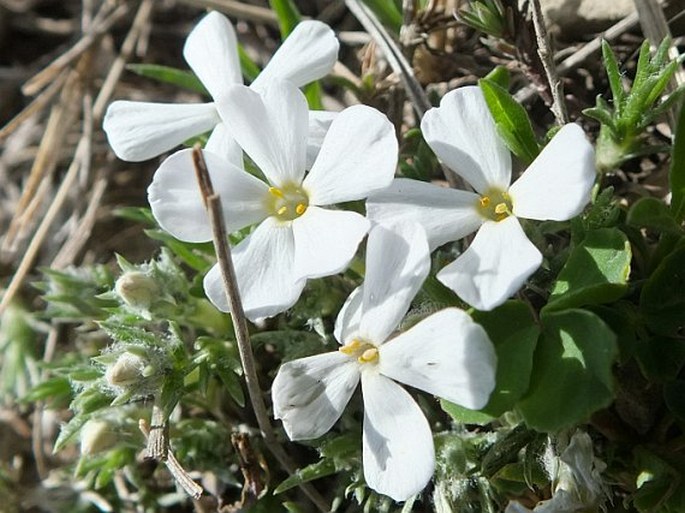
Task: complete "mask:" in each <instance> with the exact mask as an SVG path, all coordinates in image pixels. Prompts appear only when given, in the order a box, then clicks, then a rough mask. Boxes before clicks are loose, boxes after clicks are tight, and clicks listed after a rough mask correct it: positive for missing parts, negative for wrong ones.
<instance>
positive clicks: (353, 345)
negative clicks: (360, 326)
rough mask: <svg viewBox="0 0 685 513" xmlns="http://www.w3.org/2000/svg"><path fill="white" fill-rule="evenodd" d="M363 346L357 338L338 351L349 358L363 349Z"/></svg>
mask: <svg viewBox="0 0 685 513" xmlns="http://www.w3.org/2000/svg"><path fill="white" fill-rule="evenodd" d="M361 345H362V343H361V342H360V341H359V340H357V339H356V338H355V339H352V340H350V341H349V342H348V343H347V344H345V345H344V346H342V347H341V348H340V349H338V351H340V352H341V353H344V354H346V355H348V356H352V355H353V354H354V353H355V351H357V349H359V348H360V347H361Z"/></svg>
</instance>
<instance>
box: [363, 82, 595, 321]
mask: <svg viewBox="0 0 685 513" xmlns="http://www.w3.org/2000/svg"><path fill="white" fill-rule="evenodd" d="M421 130H422V131H423V135H424V137H425V139H426V141H427V142H428V144H429V145H430V147H431V148H432V149H433V151H435V153H436V154H437V155H438V157H439V158H440V159H441V160H442V161H443V162H444V163H445V164H446V165H447V166H449V167H450V168H451V169H452V170H453V171H454V172H456V173H458V174H460V175H461V176H462V177H463V178H464V179H465V180H466V181H467V182H468V183H469V184H470V185H471V186H472V187H473V188H474V189H475V191H476V192H467V191H459V190H454V189H446V188H440V187H437V186H434V185H431V184H428V183H425V182H419V181H414V180H407V179H397V180H395V181H394V182H393V184H392V185H391V186H390V187H389V188H388V189H386V190H385V191H382V192H381V193H380V194H378V195H375V196H374V197H372V198H369V201H368V202H367V212H368V216H369V218H370V219H371V220H378V221H383V220H394V221H403V220H415V221H417V222H419V223H421V224H422V225H423V227H424V228H425V229H426V232H427V234H428V238H429V243H430V246H431V248H436V247H438V246H440V245H442V244H445V243H446V242H449V241H454V240H458V239H461V238H462V237H465V236H466V235H468V234H469V233H472V232H474V231H476V230H478V233H477V234H476V236H475V238H474V239H473V242H472V243H471V245H470V246H469V248H468V249H467V250H466V251H465V252H464V253H463V254H462V255H460V256H459V258H457V260H455V261H454V262H453V263H451V264H449V265H447V266H446V267H445V268H444V269H442V270H441V271H440V272H439V273H438V275H437V277H438V279H439V280H440V281H441V282H442V283H444V284H445V285H446V286H447V287H449V288H451V289H452V290H454V291H455V292H456V293H457V294H458V295H459V296H460V297H461V298H462V299H463V300H464V301H466V302H467V303H469V304H470V305H472V306H474V307H476V308H478V309H479V310H491V309H493V308H495V307H496V306H498V305H501V304H502V303H503V302H504V301H506V299H507V298H508V297H510V296H511V295H512V294H513V293H514V292H516V291H517V290H518V289H519V288H520V287H521V286H522V285H523V283H524V282H525V281H526V280H527V279H528V277H530V275H531V274H533V272H535V270H536V269H537V268H538V267H539V266H540V263H541V262H542V255H541V254H540V251H538V249H537V248H536V247H535V246H534V245H533V244H532V243H531V242H530V241H529V240H528V238H527V237H526V235H525V233H524V232H523V229H522V228H521V225H520V223H519V221H518V219H517V218H518V217H521V218H527V219H536V220H556V221H563V220H567V219H570V218H572V217H573V216H575V215H577V214H579V213H580V212H581V211H582V210H583V208H584V207H585V205H586V204H587V203H588V201H589V200H590V193H591V189H592V185H593V183H594V180H595V174H596V172H595V166H594V152H593V149H592V146H591V145H590V143H589V142H588V141H587V140H586V139H585V136H584V134H583V131H582V129H581V128H580V127H579V126H578V125H575V124H568V125H565V126H564V127H562V128H561V129H560V130H559V132H558V133H557V134H556V135H555V136H554V138H553V139H552V140H551V141H550V143H549V144H548V145H547V146H546V147H545V148H544V149H543V150H542V152H541V153H540V155H539V156H538V157H537V158H536V159H535V161H534V162H533V163H532V164H531V165H530V167H529V168H528V169H527V170H526V171H525V172H524V173H523V174H522V175H521V177H520V178H519V179H518V180H516V181H515V182H514V183H513V184H511V186H510V185H509V184H510V182H511V155H510V154H509V151H508V150H507V148H506V146H505V145H504V143H503V141H502V139H501V138H500V137H499V136H498V135H497V129H496V127H495V124H494V121H493V119H492V116H491V114H490V112H489V110H488V107H487V105H486V103H485V99H484V98H483V94H482V93H481V91H480V89H479V88H477V87H463V88H460V89H456V90H454V91H451V92H450V93H448V94H446V95H445V96H444V97H443V99H442V101H441V102H440V107H438V108H433V109H431V110H429V111H428V112H427V113H426V115H425V116H424V117H423V120H422V121H421Z"/></svg>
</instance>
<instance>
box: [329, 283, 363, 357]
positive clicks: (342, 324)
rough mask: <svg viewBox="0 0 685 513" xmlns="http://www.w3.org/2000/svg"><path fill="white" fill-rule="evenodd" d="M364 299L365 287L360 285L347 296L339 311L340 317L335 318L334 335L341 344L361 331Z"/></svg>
mask: <svg viewBox="0 0 685 513" xmlns="http://www.w3.org/2000/svg"><path fill="white" fill-rule="evenodd" d="M363 299H364V289H363V287H362V286H361V285H360V286H359V287H357V288H356V289H354V290H353V291H352V293H351V294H350V295H349V296H347V299H346V300H345V303H344V304H343V305H342V308H341V309H340V312H338V317H337V318H336V319H335V328H334V329H333V336H334V337H335V339H336V340H337V341H338V342H339V343H340V344H346V343H347V342H349V341H350V340H351V339H352V338H353V337H354V336H356V335H357V333H358V332H359V323H360V322H361V319H362V301H363Z"/></svg>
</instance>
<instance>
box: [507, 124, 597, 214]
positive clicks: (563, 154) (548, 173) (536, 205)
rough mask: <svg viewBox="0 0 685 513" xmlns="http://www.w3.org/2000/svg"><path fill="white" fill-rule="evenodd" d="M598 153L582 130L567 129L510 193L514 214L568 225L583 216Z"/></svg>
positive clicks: (536, 160) (512, 187) (594, 173)
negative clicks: (564, 222)
mask: <svg viewBox="0 0 685 513" xmlns="http://www.w3.org/2000/svg"><path fill="white" fill-rule="evenodd" d="M596 176H597V171H596V170H595V153H594V150H593V149H592V145H591V144H590V143H589V142H588V140H587V139H586V138H585V133H584V132H583V129H582V128H580V127H579V126H578V125H576V124H575V123H569V124H568V125H564V126H563V127H562V128H561V130H559V132H557V134H556V135H555V136H554V137H553V138H552V140H551V141H550V142H549V144H548V145H547V146H545V148H544V149H543V150H542V152H541V153H540V155H538V157H537V158H536V159H535V160H534V161H533V163H532V164H531V165H530V167H529V168H528V169H527V170H526V172H525V173H523V175H521V177H520V178H519V179H518V180H516V182H514V183H513V184H512V186H511V188H510V189H509V195H510V196H511V200H512V204H513V206H514V214H515V215H517V216H519V217H525V218H528V219H539V220H553V221H565V220H567V219H571V218H572V217H574V216H576V215H578V214H580V212H582V210H583V208H585V205H587V204H588V203H589V201H590V194H591V192H592V186H593V185H594V183H595V178H596Z"/></svg>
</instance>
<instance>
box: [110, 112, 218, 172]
mask: <svg viewBox="0 0 685 513" xmlns="http://www.w3.org/2000/svg"><path fill="white" fill-rule="evenodd" d="M219 121H220V118H219V114H218V113H217V111H216V108H215V106H214V104H213V103H179V104H172V103H149V102H130V101H121V100H120V101H116V102H113V103H112V104H110V106H109V107H108V108H107V112H106V113H105V119H104V121H103V124H102V126H103V128H104V129H105V132H106V133H107V140H108V141H109V145H110V146H111V147H112V150H114V153H115V154H116V156H117V157H119V158H120V159H122V160H126V161H128V162H141V161H143V160H148V159H151V158H153V157H156V156H157V155H159V154H161V153H164V152H165V151H169V150H171V149H172V148H174V147H175V146H178V145H179V144H181V143H182V142H184V141H187V140H188V139H190V138H191V137H195V136H196V135H199V134H201V133H203V132H207V131H209V130H211V129H212V128H214V126H215V125H216V124H217V123H218V122H219Z"/></svg>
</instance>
